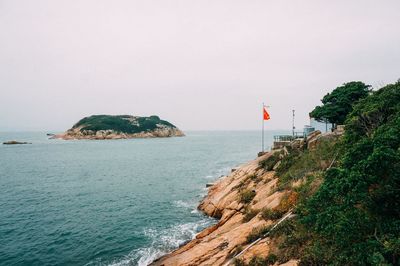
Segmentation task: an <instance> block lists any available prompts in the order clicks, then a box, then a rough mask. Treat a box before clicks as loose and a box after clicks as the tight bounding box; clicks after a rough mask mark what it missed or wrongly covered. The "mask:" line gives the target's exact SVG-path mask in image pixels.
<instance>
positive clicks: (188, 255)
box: [150, 131, 341, 266]
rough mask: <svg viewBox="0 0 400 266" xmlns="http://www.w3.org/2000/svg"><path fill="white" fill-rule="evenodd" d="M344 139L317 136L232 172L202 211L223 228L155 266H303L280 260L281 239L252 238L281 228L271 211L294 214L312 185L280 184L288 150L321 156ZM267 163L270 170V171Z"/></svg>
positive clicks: (208, 230) (210, 229) (206, 200)
mask: <svg viewBox="0 0 400 266" xmlns="http://www.w3.org/2000/svg"><path fill="white" fill-rule="evenodd" d="M340 135H341V133H326V134H321V132H319V131H316V132H314V133H313V134H311V135H310V136H309V137H308V138H307V140H295V141H293V142H292V143H291V144H290V147H288V149H287V148H282V149H277V150H273V151H271V152H267V153H261V154H260V156H259V157H258V158H257V159H255V160H253V161H250V162H248V163H246V164H244V165H241V166H240V167H238V168H235V169H232V173H230V174H229V175H227V176H224V177H222V178H220V179H219V180H217V181H216V182H215V183H214V184H210V186H209V190H208V194H207V196H206V197H205V198H204V199H203V200H202V201H201V202H200V205H199V206H198V209H199V210H200V211H202V212H203V213H204V214H206V215H208V216H211V217H214V218H217V219H219V221H218V223H217V224H215V225H213V226H210V227H208V228H206V229H204V230H203V231H201V232H200V233H198V234H197V235H196V237H195V239H193V240H191V241H190V242H188V243H187V244H185V245H184V246H182V247H180V248H178V249H177V250H175V251H173V252H172V253H170V254H167V255H164V256H163V257H161V258H159V259H157V260H155V261H154V262H153V263H151V264H150V265H153V266H161V265H165V266H172V265H253V264H251V263H250V264H249V262H251V260H252V259H253V260H254V258H271V261H269V262H268V263H267V264H266V265H282V266H283V265H285V266H294V265H298V264H299V261H298V260H296V259H292V257H287V256H285V259H283V258H282V259H280V258H277V256H276V255H275V254H281V253H280V251H279V244H278V242H279V241H278V242H277V241H276V239H273V238H269V237H266V238H263V239H262V240H261V241H259V242H257V243H256V244H254V243H253V244H252V245H250V244H251V242H252V241H250V239H251V235H252V234H253V235H254V234H255V232H257V230H258V232H260V231H262V230H264V229H265V228H271V227H272V226H273V225H275V224H277V222H278V220H277V219H278V218H277V217H272V216H266V215H265V213H266V211H267V213H268V212H270V213H275V214H278V213H279V215H280V216H279V217H282V216H283V214H285V213H289V212H290V210H291V209H292V208H293V207H294V205H295V204H296V202H297V200H298V197H299V195H298V193H297V192H296V191H295V190H296V187H299V186H301V185H302V184H304V183H305V182H306V181H305V180H307V177H306V176H304V178H300V179H298V180H297V181H295V182H293V183H291V184H290V186H288V187H286V188H283V187H282V186H281V185H282V184H281V183H279V177H278V176H277V174H276V170H277V168H279V165H280V164H281V162H282V160H283V158H284V157H285V156H287V155H288V153H289V152H288V150H295V149H298V150H301V149H307V150H309V151H310V152H313V151H317V150H318V148H319V145H320V143H324V142H331V143H333V142H334V141H335V140H337V139H338V138H339V137H340ZM266 163H267V164H270V165H269V166H266V165H265V164H266ZM318 164H320V165H321V170H323V169H326V167H327V165H329V164H327V162H325V161H321V162H318ZM319 182H320V180H315V181H314V183H313V184H314V185H315V186H316V187H317V186H319V184H320V183H319ZM257 237H259V236H257ZM238 254H240V256H237V255H238ZM237 257H239V258H237ZM238 261H240V263H238ZM279 261H281V264H279ZM254 265H261V264H254ZM262 265H264V264H262Z"/></svg>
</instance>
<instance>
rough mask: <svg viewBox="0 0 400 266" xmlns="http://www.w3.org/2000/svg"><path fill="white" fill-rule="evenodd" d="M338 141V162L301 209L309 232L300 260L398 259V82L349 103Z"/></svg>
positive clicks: (371, 261)
mask: <svg viewBox="0 0 400 266" xmlns="http://www.w3.org/2000/svg"><path fill="white" fill-rule="evenodd" d="M343 145H344V149H345V152H344V155H343V156H341V158H340V161H341V163H340V165H339V166H338V167H336V168H331V169H330V170H328V171H327V172H326V174H325V180H324V182H323V184H322V185H321V187H320V189H319V190H318V191H317V192H316V193H315V194H314V195H313V196H312V197H311V199H310V200H308V201H307V202H306V203H305V205H304V207H303V208H301V210H300V221H301V223H302V224H303V225H304V226H305V227H306V228H308V229H310V230H311V231H312V232H313V238H312V241H311V242H310V244H309V245H308V248H307V250H308V252H307V253H306V254H303V255H302V263H303V265H306V264H315V265H317V264H326V263H329V264H334V265H390V264H392V265H399V263H400V237H399V236H400V83H396V84H391V85H387V86H385V87H384V88H382V89H380V90H378V91H375V92H373V93H372V94H371V95H370V96H368V97H367V98H365V99H363V100H361V101H360V102H359V103H358V104H357V105H356V106H355V107H354V111H353V112H352V113H351V114H350V115H349V116H348V118H347V122H346V132H345V137H344V143H343Z"/></svg>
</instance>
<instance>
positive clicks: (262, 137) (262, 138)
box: [261, 103, 264, 152]
mask: <svg viewBox="0 0 400 266" xmlns="http://www.w3.org/2000/svg"><path fill="white" fill-rule="evenodd" d="M262 112H263V115H262V130H261V132H262V133H261V134H262V136H261V140H262V150H261V151H262V152H264V103H262Z"/></svg>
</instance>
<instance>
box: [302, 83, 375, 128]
mask: <svg viewBox="0 0 400 266" xmlns="http://www.w3.org/2000/svg"><path fill="white" fill-rule="evenodd" d="M369 92H370V86H369V85H366V84H364V83H363V82H361V81H352V82H348V83H345V84H343V85H342V86H340V87H337V88H336V89H334V90H333V91H332V92H331V93H328V94H326V95H325V96H324V98H322V100H321V102H322V103H323V105H321V106H317V107H315V109H314V110H313V111H312V112H311V113H310V116H311V117H313V118H315V119H316V120H318V121H325V120H326V121H328V122H329V123H332V124H336V125H337V124H343V123H344V121H345V119H346V116H347V115H348V114H349V113H350V112H351V111H352V110H353V109H352V105H353V104H354V103H356V102H357V101H358V100H360V99H362V98H364V97H366V96H367V95H368V94H369Z"/></svg>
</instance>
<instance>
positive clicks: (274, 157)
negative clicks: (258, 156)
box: [258, 152, 281, 171]
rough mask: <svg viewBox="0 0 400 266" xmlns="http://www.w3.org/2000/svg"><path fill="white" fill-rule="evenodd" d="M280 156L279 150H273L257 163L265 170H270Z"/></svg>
mask: <svg viewBox="0 0 400 266" xmlns="http://www.w3.org/2000/svg"><path fill="white" fill-rule="evenodd" d="M280 157H281V152H275V153H273V154H272V155H271V156H269V157H268V158H266V159H265V160H262V161H260V162H259V163H258V165H259V166H260V167H262V168H264V169H265V170H267V171H272V170H273V169H274V166H275V165H276V164H277V163H278V162H279V160H280Z"/></svg>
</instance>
